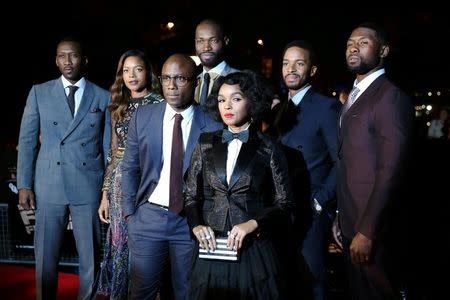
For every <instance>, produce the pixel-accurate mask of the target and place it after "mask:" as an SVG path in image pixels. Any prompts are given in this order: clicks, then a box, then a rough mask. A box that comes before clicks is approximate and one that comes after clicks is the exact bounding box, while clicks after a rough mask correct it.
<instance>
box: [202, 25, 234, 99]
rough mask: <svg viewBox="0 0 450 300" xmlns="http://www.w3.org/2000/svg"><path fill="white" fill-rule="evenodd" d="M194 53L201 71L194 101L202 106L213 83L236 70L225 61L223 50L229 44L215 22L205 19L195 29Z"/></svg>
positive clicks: (222, 27)
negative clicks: (198, 60)
mask: <svg viewBox="0 0 450 300" xmlns="http://www.w3.org/2000/svg"><path fill="white" fill-rule="evenodd" d="M194 42H195V53H196V54H197V56H198V57H199V58H200V62H201V65H202V67H203V71H202V73H201V74H200V75H198V79H199V82H200V84H199V85H198V86H197V89H196V91H195V101H196V102H197V103H200V104H202V105H203V104H204V103H205V101H206V98H207V97H208V95H209V93H210V91H211V88H212V86H213V84H214V81H215V80H216V79H217V78H218V77H219V76H225V75H228V74H230V73H234V72H237V71H238V70H236V69H233V68H232V67H230V66H229V65H228V64H227V63H226V61H225V49H226V47H227V45H228V43H229V42H230V38H229V37H228V36H227V35H226V33H225V30H224V26H223V24H221V23H220V22H218V21H217V20H212V19H205V20H203V21H201V22H200V23H199V24H198V25H197V28H196V29H195V40H194Z"/></svg>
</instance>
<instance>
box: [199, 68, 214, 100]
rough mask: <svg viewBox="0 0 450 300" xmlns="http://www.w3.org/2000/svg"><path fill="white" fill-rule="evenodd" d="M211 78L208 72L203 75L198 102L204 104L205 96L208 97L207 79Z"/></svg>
mask: <svg viewBox="0 0 450 300" xmlns="http://www.w3.org/2000/svg"><path fill="white" fill-rule="evenodd" d="M210 79H211V77H210V75H209V73H208V72H206V73H205V75H203V84H202V91H201V93H200V104H201V105H205V103H206V98H208V91H209V80H210Z"/></svg>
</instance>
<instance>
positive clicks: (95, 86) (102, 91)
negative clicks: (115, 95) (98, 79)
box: [86, 79, 109, 95]
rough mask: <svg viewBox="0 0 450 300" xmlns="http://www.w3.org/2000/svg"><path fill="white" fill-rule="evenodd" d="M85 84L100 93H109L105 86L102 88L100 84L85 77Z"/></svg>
mask: <svg viewBox="0 0 450 300" xmlns="http://www.w3.org/2000/svg"><path fill="white" fill-rule="evenodd" d="M86 86H87V87H91V88H92V89H93V90H95V91H96V92H97V93H102V94H108V95H109V91H108V90H107V89H105V88H102V87H101V86H99V85H98V84H96V83H93V82H92V81H89V80H87V79H86Z"/></svg>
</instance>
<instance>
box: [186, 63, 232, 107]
mask: <svg viewBox="0 0 450 300" xmlns="http://www.w3.org/2000/svg"><path fill="white" fill-rule="evenodd" d="M236 72H239V70H238V69H235V68H232V67H230V65H228V64H227V63H226V62H225V68H224V69H223V71H222V73H220V74H219V75H220V76H226V75H228V74H231V73H236ZM220 76H217V77H216V78H211V84H210V85H209V92H211V88H212V86H213V85H214V82H215V81H216V80H217V78H219V77H220ZM197 80H198V85H197V87H196V88H195V97H194V99H195V102H197V103H199V101H200V91H201V87H202V84H203V78H202V73H200V74H199V75H198V76H197ZM209 92H208V95H209Z"/></svg>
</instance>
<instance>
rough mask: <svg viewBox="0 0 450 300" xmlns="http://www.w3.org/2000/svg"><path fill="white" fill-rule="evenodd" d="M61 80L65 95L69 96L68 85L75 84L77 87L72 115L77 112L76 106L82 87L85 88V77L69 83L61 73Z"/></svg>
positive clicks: (79, 100)
mask: <svg viewBox="0 0 450 300" xmlns="http://www.w3.org/2000/svg"><path fill="white" fill-rule="evenodd" d="M61 80H62V83H63V86H64V92H65V93H66V96H69V92H70V90H69V85H76V86H77V87H78V89H77V90H76V91H75V109H74V112H73V117H75V115H76V114H77V111H78V108H79V107H80V104H81V99H82V98H83V93H84V89H85V88H86V79H84V77H82V78H81V79H80V80H78V81H77V82H76V83H75V84H72V83H70V81H69V80H67V79H66V78H65V77H64V76H62V75H61Z"/></svg>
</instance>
